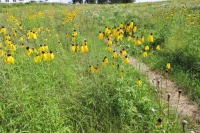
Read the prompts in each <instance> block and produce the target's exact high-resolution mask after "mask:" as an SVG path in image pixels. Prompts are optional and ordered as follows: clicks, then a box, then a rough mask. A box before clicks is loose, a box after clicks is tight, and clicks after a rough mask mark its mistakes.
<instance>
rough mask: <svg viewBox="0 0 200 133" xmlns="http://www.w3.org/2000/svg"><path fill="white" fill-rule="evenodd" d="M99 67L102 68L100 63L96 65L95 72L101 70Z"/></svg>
mask: <svg viewBox="0 0 200 133" xmlns="http://www.w3.org/2000/svg"><path fill="white" fill-rule="evenodd" d="M99 69H100V65H99V64H97V67H95V69H94V73H98V72H99Z"/></svg>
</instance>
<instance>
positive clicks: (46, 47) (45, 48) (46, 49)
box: [43, 44, 49, 52]
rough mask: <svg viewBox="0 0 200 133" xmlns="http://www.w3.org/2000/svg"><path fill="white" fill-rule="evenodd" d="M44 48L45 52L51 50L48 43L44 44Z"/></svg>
mask: <svg viewBox="0 0 200 133" xmlns="http://www.w3.org/2000/svg"><path fill="white" fill-rule="evenodd" d="M43 50H44V51H45V52H47V51H48V50H49V47H48V46H47V45H46V44H44V46H43Z"/></svg>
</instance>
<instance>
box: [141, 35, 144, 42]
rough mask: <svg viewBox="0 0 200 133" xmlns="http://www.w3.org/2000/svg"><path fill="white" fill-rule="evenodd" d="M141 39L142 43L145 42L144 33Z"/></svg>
mask: <svg viewBox="0 0 200 133" xmlns="http://www.w3.org/2000/svg"><path fill="white" fill-rule="evenodd" d="M140 41H141V43H143V42H144V35H142V36H141V38H140Z"/></svg>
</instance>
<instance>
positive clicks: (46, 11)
mask: <svg viewBox="0 0 200 133" xmlns="http://www.w3.org/2000/svg"><path fill="white" fill-rule="evenodd" d="M194 3H195V1H193V2H191V3H187V4H188V7H186V6H185V4H186V3H185V2H183V1H181V2H164V3H156V4H152V3H143V4H112V5H89V4H88V5H62V4H37V3H36V4H35V3H32V4H13V5H12V4H5V5H0V11H1V14H0V16H1V20H0V22H1V25H0V26H2V27H1V30H0V75H1V76H0V98H1V101H0V132H2V133H3V132H59V133H61V132H63V133H67V132H68V133H74V132H91V133H94V132H112V133H113V132H114V133H117V132H126V133H127V132H131V133H139V132H149V133H151V132H153V133H160V132H169V133H174V132H175V131H176V132H180V133H181V132H189V131H190V130H193V129H194V127H193V125H192V124H191V123H190V119H189V118H186V117H181V118H177V114H176V110H175V109H173V108H169V106H168V104H166V102H163V100H161V99H160V93H158V92H155V88H154V87H152V86H151V85H150V83H149V81H148V80H147V79H146V77H145V75H144V73H142V72H140V71H138V70H135V69H134V68H133V67H132V66H131V65H129V63H130V62H129V57H130V56H133V57H135V58H137V59H138V60H140V61H143V62H146V63H147V64H149V65H150V66H151V67H152V69H155V70H157V71H160V72H161V73H163V75H165V74H164V72H165V71H166V69H168V71H169V78H171V79H173V80H174V82H176V83H177V84H179V85H180V87H182V88H183V89H184V93H187V94H188V95H189V96H190V97H191V99H193V100H194V101H196V102H198V103H199V99H200V89H199V86H200V85H199V70H200V68H199V61H200V57H199V55H200V54H199V34H200V33H199V31H200V30H199V23H200V16H199V15H200V14H199V7H195V6H192V5H193V4H194ZM111 11H112V12H111ZM151 33H152V35H151ZM142 35H143V36H142ZM147 45H148V46H147ZM148 47H149V48H148ZM169 62H170V65H171V66H170V67H169V64H168V65H167V63H169ZM166 65H167V66H166ZM166 67H167V68H166ZM166 99H167V96H166ZM169 100H170V98H169ZM185 119H186V120H187V121H188V123H187V125H184V126H183V125H182V124H183V123H181V122H182V120H185Z"/></svg>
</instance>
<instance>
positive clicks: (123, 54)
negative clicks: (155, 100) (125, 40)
mask: <svg viewBox="0 0 200 133" xmlns="http://www.w3.org/2000/svg"><path fill="white" fill-rule="evenodd" d="M126 55H127V52H126V50H125V49H124V48H123V49H122V56H126Z"/></svg>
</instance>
